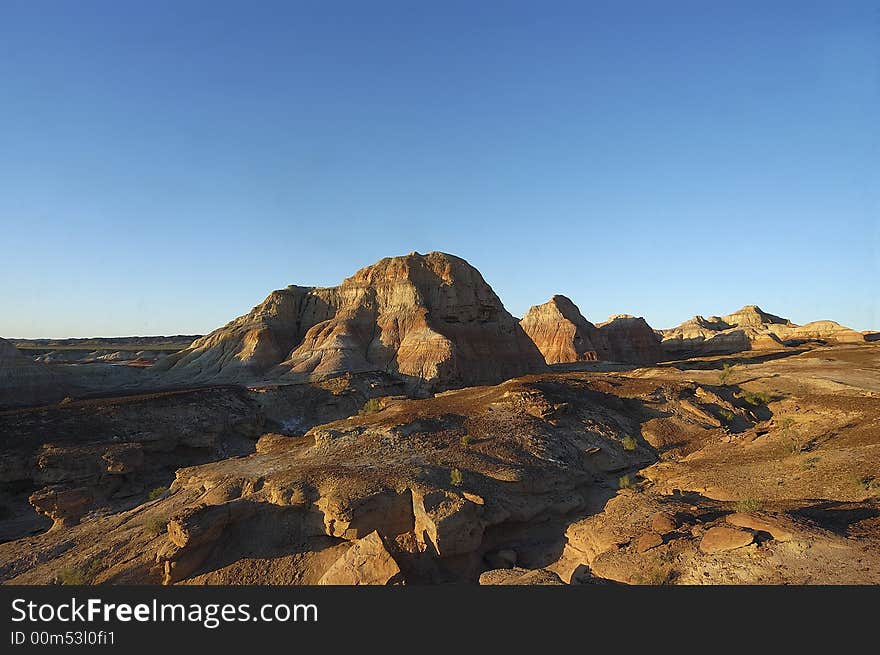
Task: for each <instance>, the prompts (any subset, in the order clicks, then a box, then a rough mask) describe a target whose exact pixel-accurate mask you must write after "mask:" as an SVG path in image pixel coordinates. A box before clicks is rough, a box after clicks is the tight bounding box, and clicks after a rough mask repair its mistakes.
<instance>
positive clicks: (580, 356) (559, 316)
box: [520, 295, 662, 364]
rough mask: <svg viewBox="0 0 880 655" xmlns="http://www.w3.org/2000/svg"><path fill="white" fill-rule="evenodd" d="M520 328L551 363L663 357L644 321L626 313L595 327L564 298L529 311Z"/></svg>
mask: <svg viewBox="0 0 880 655" xmlns="http://www.w3.org/2000/svg"><path fill="white" fill-rule="evenodd" d="M520 325H521V326H522V328H523V330H524V331H525V332H526V334H528V335H529V338H531V339H532V341H534V342H535V345H536V346H538V349H539V350H540V351H541V354H542V355H544V359H545V360H546V361H547V363H548V364H570V363H575V362H586V361H595V360H602V361H612V362H624V363H631V364H647V363H654V362H657V361H658V360H659V359H660V357H661V355H662V352H661V349H660V341H659V339H658V337H657V335H656V334H655V332H654V330H653V329H652V328H651V327H650V326H649V325H648V324H647V322H645V320H644V319H643V318H636V317H633V316H629V315H625V314H624V315H619V316H612V317H611V318H610V319H609V320H608V321H606V322H605V323H601V324H600V325H598V326H597V325H593V324H592V323H591V322H590V321H588V320H587V319H586V318H584V317H583V315H582V314H581V312H580V310H579V309H578V308H577V306H576V305H575V304H574V303H573V302H572V301H571V300H569V299H568V298H566V297H565V296H561V295H555V296H553V297H552V298H551V299H550V300H549V301H547V302H546V303H544V304H543V305H535V306H534V307H532V308H531V309H529V311H528V312H527V313H526V315H525V316H524V317H523V319H522V320H521V321H520Z"/></svg>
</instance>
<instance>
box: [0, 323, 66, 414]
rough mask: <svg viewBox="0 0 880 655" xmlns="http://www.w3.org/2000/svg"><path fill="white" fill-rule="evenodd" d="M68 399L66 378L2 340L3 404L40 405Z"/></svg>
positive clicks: (0, 381) (0, 383) (0, 399)
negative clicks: (64, 379) (65, 386)
mask: <svg viewBox="0 0 880 655" xmlns="http://www.w3.org/2000/svg"><path fill="white" fill-rule="evenodd" d="M62 398H64V384H63V381H62V378H61V377H60V376H59V375H58V374H56V373H55V372H53V371H52V370H51V369H50V368H49V367H47V366H46V365H45V364H41V363H38V362H35V361H33V360H32V359H30V358H28V357H25V356H24V355H22V354H21V353H20V352H19V351H18V349H17V348H16V347H15V346H13V345H12V344H11V343H9V342H8V341H6V340H5V339H0V407H13V406H22V405H37V404H41V403H49V402H54V401H58V400H61V399H62Z"/></svg>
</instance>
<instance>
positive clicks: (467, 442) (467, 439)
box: [458, 434, 471, 448]
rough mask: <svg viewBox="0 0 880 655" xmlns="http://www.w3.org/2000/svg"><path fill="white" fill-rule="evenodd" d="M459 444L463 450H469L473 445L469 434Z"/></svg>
mask: <svg viewBox="0 0 880 655" xmlns="http://www.w3.org/2000/svg"><path fill="white" fill-rule="evenodd" d="M458 443H459V444H461V447H462V448H467V447H468V446H470V445H471V437H470V435H469V434H466V435H464V436H463V437H462V438H461V439H459V440H458Z"/></svg>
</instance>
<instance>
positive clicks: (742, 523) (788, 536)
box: [725, 513, 794, 541]
mask: <svg viewBox="0 0 880 655" xmlns="http://www.w3.org/2000/svg"><path fill="white" fill-rule="evenodd" d="M725 520H726V521H727V522H728V523H730V524H731V525H735V526H737V527H739V528H747V529H749V530H755V531H757V532H767V533H769V534H770V536H772V537H773V538H774V539H775V540H776V541H791V540H793V539H794V534H793V533H792V532H791V531H790V530H788V529H786V528H785V527H783V526H782V525H780V523H779V522H778V521H775V520H772V519H767V518H762V517H759V516H755V515H753V514H744V513H736V514H728V515H727V516H726V517H725Z"/></svg>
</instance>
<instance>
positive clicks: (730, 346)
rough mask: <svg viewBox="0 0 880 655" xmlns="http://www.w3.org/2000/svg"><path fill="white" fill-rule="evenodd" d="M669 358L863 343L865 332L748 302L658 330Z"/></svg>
mask: <svg viewBox="0 0 880 655" xmlns="http://www.w3.org/2000/svg"><path fill="white" fill-rule="evenodd" d="M658 333H659V334H660V336H661V338H662V346H663V350H664V352H665V354H666V356H667V357H669V358H679V357H690V356H699V355H720V354H730V353H735V352H741V351H746V350H768V349H778V348H784V347H786V346H796V345H800V344H803V343H808V342H818V343H863V342H864V341H865V340H866V339H865V335H864V334H862V333H861V332H856V331H855V330H851V329H850V328H848V327H844V326H842V325H840V324H839V323H835V322H834V321H813V322H812V323H807V324H806V325H796V324H795V323H792V322H791V321H790V320H788V319H787V318H782V317H779V316H775V315H773V314H769V313H767V312H765V311H763V310H762V309H761V308H760V307H758V306H757V305H746V306H745V307H743V308H742V309H740V310H739V311H736V312H733V313H732V314H728V315H726V316H709V317H707V318H706V317H703V316H694V317H693V318H692V319H691V320H689V321H685V322H684V323H682V324H681V325H679V326H678V327H674V328H670V329H668V330H658Z"/></svg>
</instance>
